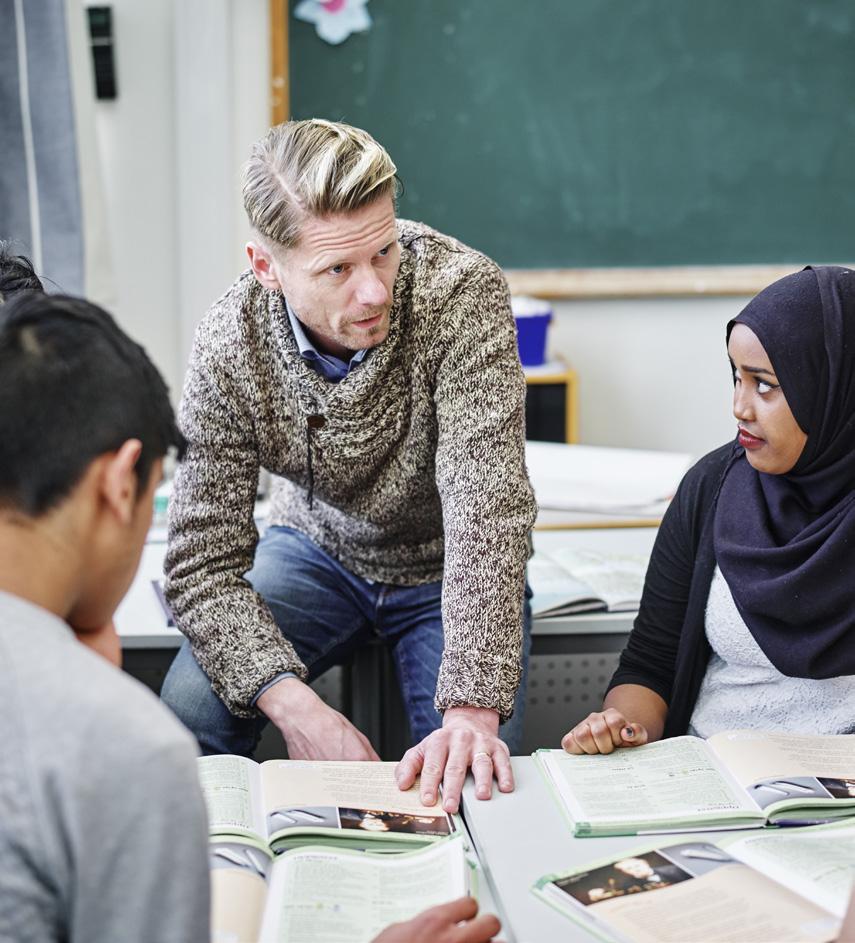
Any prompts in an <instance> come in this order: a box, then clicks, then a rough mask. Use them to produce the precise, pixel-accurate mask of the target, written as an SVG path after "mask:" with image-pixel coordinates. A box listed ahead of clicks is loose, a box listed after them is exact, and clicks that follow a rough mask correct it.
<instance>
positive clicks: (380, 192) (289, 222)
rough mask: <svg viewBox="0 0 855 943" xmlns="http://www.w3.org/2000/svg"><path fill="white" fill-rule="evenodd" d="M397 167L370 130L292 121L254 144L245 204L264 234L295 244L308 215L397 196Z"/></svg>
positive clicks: (284, 243)
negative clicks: (301, 224) (303, 221)
mask: <svg viewBox="0 0 855 943" xmlns="http://www.w3.org/2000/svg"><path fill="white" fill-rule="evenodd" d="M396 169H397V168H396V167H395V165H394V164H393V163H392V159H391V158H390V157H389V155H388V154H387V153H386V151H385V150H384V149H383V148H382V147H381V146H380V145H379V144H378V143H377V142H376V141H375V140H374V138H373V137H371V135H370V134H368V132H367V131H362V130H361V129H359V128H353V127H351V126H350V125H349V124H341V123H340V122H336V121H324V120H323V119H320V118H312V119H309V120H307V121H286V122H285V123H284V124H278V125H275V126H274V127H272V128H271V129H270V130H269V131H268V132H267V134H266V135H265V137H264V138H262V140H260V141H259V142H258V143H257V144H255V145H254V147H253V148H252V154H251V156H250V158H249V160H248V161H247V162H246V164H245V166H244V171H243V205H244V207H245V209H246V213H247V216H249V221H250V223H251V224H252V226H253V228H254V229H255V230H256V232H257V233H258V234H259V235H260V236H262V237H263V238H266V239H268V240H270V241H271V242H273V243H276V244H278V245H280V246H283V247H285V248H290V247H291V246H293V245H295V244H296V242H297V239H298V237H299V234H300V223H301V222H302V220H303V219H305V218H306V217H307V216H328V215H330V214H332V213H347V212H351V211H353V210H356V209H359V208H360V207H362V206H366V205H367V204H369V203H373V202H374V201H375V200H378V199H380V198H381V197H384V196H391V197H392V198H393V199H394V198H395V197H396V196H397V195H398V181H397V179H396V177H395V172H396Z"/></svg>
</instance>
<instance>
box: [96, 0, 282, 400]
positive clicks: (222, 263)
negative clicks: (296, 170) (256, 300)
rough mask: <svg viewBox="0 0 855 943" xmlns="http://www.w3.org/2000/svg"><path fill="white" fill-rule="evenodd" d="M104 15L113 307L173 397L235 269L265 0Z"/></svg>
mask: <svg viewBox="0 0 855 943" xmlns="http://www.w3.org/2000/svg"><path fill="white" fill-rule="evenodd" d="M83 5H86V4H83ZM112 7H113V18H114V36H115V57H116V60H115V61H116V69H117V85H118V98H117V99H116V100H115V101H112V102H110V101H108V102H97V103H96V106H95V111H96V114H95V121H96V133H97V138H98V146H99V151H100V157H101V174H102V179H103V188H104V200H105V205H106V212H107V225H108V230H109V238H110V247H111V255H112V261H113V267H114V276H115V277H114V284H115V301H114V303H113V304H112V309H113V312H114V313H115V315H116V317H117V319H118V321H119V323H120V324H121V325H122V327H123V328H125V330H127V331H128V332H129V333H130V334H131V335H132V336H133V337H134V338H136V339H137V340H139V341H140V342H141V343H142V344H143V345H144V346H145V347H146V349H147V350H148V351H149V353H150V354H151V356H152V358H153V359H154V361H155V363H156V364H157V366H158V367H159V368H160V370H161V371H162V373H163V374H164V376H165V377H166V379H167V382H168V383H169V386H170V388H171V390H172V394H173V398H174V399H175V400H176V401H177V399H178V396H179V395H180V391H181V384H182V380H183V376H184V369H185V364H186V360H187V356H188V353H189V346H190V342H191V339H192V333H193V329H194V327H195V324H196V322H197V321H198V318H199V317H200V316H201V315H202V314H203V313H204V311H205V309H206V308H207V306H208V305H209V304H210V303H211V302H212V301H213V300H214V299H215V298H216V297H217V296H218V295H219V294H221V293H222V292H223V290H224V289H225V288H226V287H227V286H228V285H229V284H230V282H231V281H232V279H233V278H234V275H235V274H236V273H237V272H238V271H239V270H240V269H241V268H242V267H243V266H244V261H243V255H242V246H243V243H244V241H245V239H246V236H247V231H246V225H245V222H244V219H243V211H242V209H241V207H240V195H239V187H238V179H239V167H240V163H241V162H242V160H243V159H245V156H246V153H247V151H248V148H249V145H250V143H251V142H252V141H254V140H255V139H257V138H258V137H260V136H261V135H262V134H263V133H264V131H265V129H266V128H267V123H268V108H267V84H268V73H269V65H268V63H269V59H268V44H267V28H266V22H267V0H146V2H145V3H141V2H139V0H113V3H112ZM86 53H87V55H88V50H87V51H86ZM87 66H89V67H90V68H91V65H89V63H87Z"/></svg>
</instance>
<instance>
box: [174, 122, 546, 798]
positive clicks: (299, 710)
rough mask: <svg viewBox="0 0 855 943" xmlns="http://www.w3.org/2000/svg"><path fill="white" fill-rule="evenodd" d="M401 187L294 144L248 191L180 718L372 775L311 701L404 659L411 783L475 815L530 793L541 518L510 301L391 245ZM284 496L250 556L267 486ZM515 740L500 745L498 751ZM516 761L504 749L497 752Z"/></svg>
mask: <svg viewBox="0 0 855 943" xmlns="http://www.w3.org/2000/svg"><path fill="white" fill-rule="evenodd" d="M396 187H397V181H396V177H395V165H394V164H393V163H392V161H391V159H390V158H389V155H388V154H387V153H386V151H385V150H384V149H383V148H382V147H381V146H380V145H379V144H377V142H376V141H374V140H373V138H371V137H370V136H369V135H368V134H367V133H366V132H364V131H361V130H359V129H357V128H352V127H349V126H347V125H344V124H336V123H332V122H328V121H320V120H311V121H295V122H289V123H287V124H284V125H279V126H277V127H275V128H273V129H271V131H270V132H269V133H268V135H267V136H266V137H265V138H264V139H263V140H262V141H261V142H259V143H258V144H257V145H256V146H255V148H254V150H253V153H252V156H251V158H250V161H249V163H248V165H247V168H246V171H245V178H244V191H243V192H244V204H245V207H246V210H247V213H248V215H249V219H250V222H251V224H252V227H253V231H254V235H253V240H252V241H251V242H250V243H249V244H248V245H247V254H248V256H249V261H250V269H249V270H248V271H246V272H244V273H243V274H242V275H241V276H240V277H239V278H238V279H237V281H236V282H235V283H234V284H233V285H232V287H231V288H230V289H229V290H228V291H227V292H226V293H225V295H223V297H222V298H220V299H219V300H218V301H216V302H215V303H214V305H213V307H212V308H211V309H210V310H209V311H208V313H207V315H206V316H205V317H204V319H203V320H202V322H201V324H200V326H199V329H198V331H197V334H196V339H195V345H194V348H193V353H192V356H191V361H190V367H189V372H188V375H187V380H186V384H185V388H184V396H183V402H182V406H181V413H180V422H181V427H182V429H183V432H184V434H185V435H186V437H187V438H188V440H189V450H188V455H187V459H186V461H185V462H184V464H183V465H182V467H181V468H180V470H179V472H178V475H177V478H176V483H175V491H174V496H173V502H172V506H171V510H170V536H169V550H168V554H167V561H166V572H167V583H166V592H167V596H168V599H169V602H170V605H171V606H172V608H173V611H174V612H175V616H176V620H177V624H178V625H179V627H180V628H181V630H182V631H183V632H184V633H185V634H186V635H187V637H188V640H189V644H188V643H185V645H184V646H183V648H182V650H181V652H180V653H179V655H178V656H177V658H176V661H175V663H174V664H173V666H172V668H171V669H170V672H169V675H168V677H167V679H166V683H165V685H164V695H163V696H164V699H165V700H166V702H167V703H168V704H169V705H170V706H171V707H172V708H173V709H174V710H175V711H176V713H177V714H178V716H179V717H181V718H182V720H184V722H185V723H186V724H187V726H188V727H189V728H190V729H191V730H192V731H193V732H194V733H195V734H196V735H197V737H198V739H199V741H200V744H201V746H202V749H203V751H205V752H210V753H220V752H230V753H241V754H250V753H251V752H252V751H253V749H254V747H255V744H256V743H257V740H258V736H259V733H260V730H261V728H262V727H263V725H264V723H266V721H267V720H268V719H269V720H272V721H273V722H274V723H275V724H276V725H277V727H279V729H280V730H281V731H282V733H283V735H284V737H285V740H286V742H287V744H288V750H289V754H290V756H291V757H302V758H314V759H354V760H357V759H372V758H376V754H375V752H374V750H373V748H372V746H371V744H370V743H369V742H368V740H367V739H366V738H365V737H364V736H363V734H362V733H360V731H358V730H357V729H356V728H355V727H354V726H353V725H352V724H350V723H349V721H347V720H346V719H345V718H344V717H343V716H342V715H340V714H338V713H337V712H336V711H334V710H332V709H331V708H329V707H327V706H326V705H325V704H324V703H323V702H322V701H321V700H320V698H318V697H317V695H315V694H314V692H313V691H312V690H311V688H309V687H308V685H307V684H306V681H307V680H311V679H312V678H313V677H316V676H317V675H318V674H320V673H321V672H322V671H323V670H325V669H326V668H327V667H329V666H330V665H331V664H335V663H338V662H340V661H342V660H344V659H345V658H346V657H347V656H349V655H350V654H351V653H352V652H353V651H354V650H355V649H356V648H357V647H359V646H361V645H364V644H367V643H368V642H369V640H370V639H371V638H372V637H377V636H379V637H381V638H382V639H383V640H384V641H385V642H386V643H387V644H389V645H391V647H392V650H393V653H394V656H395V659H396V663H397V668H398V675H399V679H400V681H401V687H402V693H403V696H404V701H405V704H406V707H407V712H408V716H409V720H410V726H411V730H412V733H413V737H414V740H415V741H417V742H418V745H417V746H415V747H413V748H412V749H411V750H409V751H408V752H407V754H406V755H405V756H404V758H403V760H402V761H401V763H400V764H399V767H398V784H399V785H400V786H401V788H408V787H409V786H410V785H411V784H412V782H413V781H414V779H415V777H416V776H417V775H418V774H419V772H421V775H422V797H423V800H424V801H425V802H426V803H431V802H433V801H434V799H435V796H436V790H437V787H438V786H439V784H440V781H442V784H443V791H444V805H445V808H446V810H448V811H455V810H456V809H457V807H458V802H459V796H460V791H461V787H462V784H463V780H464V777H465V775H466V771H467V769H468V768H469V767H470V766H471V767H472V769H473V773H474V775H475V779H476V783H477V787H478V788H477V793H478V795H479V796H480V797H481V798H489V795H490V792H491V784H492V779H493V776H495V777H496V779H497V781H498V784H499V788H500V789H501V790H503V791H508V790H510V789H512V788H513V778H512V772H511V767H510V763H509V761H508V755H509V746H510V748H511V749H513V748H514V746H515V745H517V744H518V742H519V733H520V728H521V714H522V704H521V700H522V689H521V681H522V680H523V676H524V672H525V666H526V661H527V654H528V644H529V643H528V634H529V633H528V629H529V625H528V623H529V621H530V614H529V611H528V605H527V603H526V602H525V599H524V590H525V563H526V559H527V555H528V547H527V535H528V532H529V530H530V528H531V526H532V524H533V521H534V515H535V505H534V500H533V495H532V492H531V488H530V485H529V482H528V478H527V475H526V470H525V461H524V397H525V385H524V379H523V375H522V371H521V368H520V366H519V359H518V355H517V349H516V337H515V331H514V324H513V319H512V316H511V313H510V308H509V303H508V292H507V286H506V284H505V280H504V278H503V276H502V274H501V272H500V271H499V269H498V268H497V267H496V266H495V265H494V264H493V263H492V262H490V260H489V259H487V258H485V257H484V256H483V255H481V254H479V253H477V252H475V251H473V250H472V249H469V248H467V247H466V246H464V245H462V244H461V243H459V242H457V241H456V240H454V239H452V238H450V237H448V236H444V235H442V234H440V233H438V232H436V231H434V230H432V229H430V228H428V227H427V226H425V225H423V224H420V223H414V222H408V221H405V220H396V218H395V197H396ZM261 468H266V469H268V470H269V471H270V472H271V473H272V474H273V476H274V478H273V481H274V486H273V500H272V511H271V514H270V519H269V523H270V524H271V525H272V526H270V528H269V529H268V531H267V532H266V533H265V535H264V536H263V537H262V538H261V540H260V541H259V540H258V536H257V532H256V530H255V526H254V524H253V504H254V501H255V493H256V487H257V481H258V473H259V469H261ZM500 724H503V725H504V726H503V727H502V728H501V730H500ZM500 735H501V737H503V738H504V742H503V740H502V739H500Z"/></svg>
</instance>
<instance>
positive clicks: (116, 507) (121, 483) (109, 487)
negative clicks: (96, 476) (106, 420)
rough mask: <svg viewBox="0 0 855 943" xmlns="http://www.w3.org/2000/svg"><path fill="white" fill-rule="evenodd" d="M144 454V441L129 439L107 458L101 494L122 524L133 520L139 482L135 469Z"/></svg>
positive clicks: (102, 477)
mask: <svg viewBox="0 0 855 943" xmlns="http://www.w3.org/2000/svg"><path fill="white" fill-rule="evenodd" d="M141 454H142V442H140V440H139V439H128V440H127V442H124V443H123V444H122V445H121V447H120V448H119V449H118V450H117V451H116V452H114V453H113V454H112V455H110V456H109V458H107V460H106V462H105V464H104V468H103V473H102V476H101V496H102V497H103V499H104V501H105V502H106V504H107V506H108V507H109V508H110V509H111V510H112V512H113V513H114V514H115V515H116V517H117V518H118V519H119V521H121V523H122V524H130V523H131V521H132V520H133V516H134V509H135V507H136V502H137V494H138V491H139V482H138V481H137V474H136V472H135V471H134V469H135V467H136V464H137V462H138V461H139V457H140V455H141Z"/></svg>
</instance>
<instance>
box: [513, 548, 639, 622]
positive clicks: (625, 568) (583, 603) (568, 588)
mask: <svg viewBox="0 0 855 943" xmlns="http://www.w3.org/2000/svg"><path fill="white" fill-rule="evenodd" d="M646 570H647V557H645V556H641V555H635V554H617V553H599V552H597V551H594V550H572V549H570V548H565V549H560V550H551V551H550V552H549V553H543V552H542V551H540V550H538V551H535V553H534V556H532V558H531V559H530V560H529V561H528V581H529V585H530V586H531V590H532V593H533V596H532V600H531V612H532V615H534V616H547V617H548V616H566V615H573V614H574V613H577V612H598V611H608V612H634V611H635V610H636V609H638V604H639V602H640V601H641V590H642V589H643V588H644V574H645V572H646Z"/></svg>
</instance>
